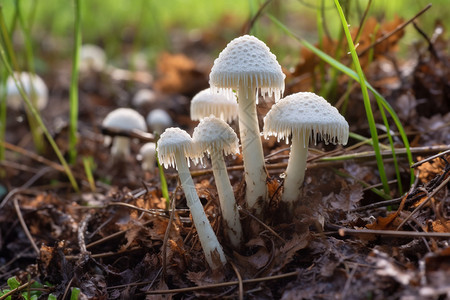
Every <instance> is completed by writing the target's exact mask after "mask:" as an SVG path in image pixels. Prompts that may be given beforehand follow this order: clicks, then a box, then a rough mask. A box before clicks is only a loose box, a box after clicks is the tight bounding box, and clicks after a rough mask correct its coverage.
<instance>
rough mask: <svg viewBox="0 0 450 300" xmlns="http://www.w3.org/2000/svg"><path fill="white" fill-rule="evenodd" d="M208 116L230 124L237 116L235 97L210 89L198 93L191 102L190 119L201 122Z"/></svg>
mask: <svg viewBox="0 0 450 300" xmlns="http://www.w3.org/2000/svg"><path fill="white" fill-rule="evenodd" d="M210 115H214V116H216V117H217V118H220V119H222V120H224V121H226V122H229V123H231V121H233V120H234V119H236V118H237V116H238V104H237V99H236V95H235V94H234V93H233V94H232V96H231V97H229V95H227V94H225V93H221V92H218V91H212V90H211V89H210V88H208V89H205V90H203V91H200V92H198V93H197V94H196V95H195V96H194V97H193V98H192V100H191V119H192V120H194V121H197V120H202V119H203V118H206V117H208V116H210Z"/></svg>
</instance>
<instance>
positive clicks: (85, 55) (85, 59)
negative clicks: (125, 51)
mask: <svg viewBox="0 0 450 300" xmlns="http://www.w3.org/2000/svg"><path fill="white" fill-rule="evenodd" d="M105 66H106V54H105V51H103V49H102V48H100V47H99V46H97V45H91V44H85V45H82V46H81V49H80V64H79V70H80V72H82V73H86V72H90V71H91V72H92V71H94V72H99V71H102V70H103V69H104V68H105Z"/></svg>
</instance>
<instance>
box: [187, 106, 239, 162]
mask: <svg viewBox="0 0 450 300" xmlns="http://www.w3.org/2000/svg"><path fill="white" fill-rule="evenodd" d="M192 139H193V141H194V144H195V146H196V147H197V149H196V150H197V151H199V152H201V153H203V152H205V151H207V152H211V150H212V149H214V150H216V151H223V152H224V154H225V155H228V154H234V153H239V140H238V137H237V135H236V133H235V132H234V130H233V129H232V128H231V127H230V125H228V124H227V123H226V122H225V121H223V120H221V119H218V118H216V117H214V116H212V115H211V116H209V117H206V118H204V119H203V120H201V121H200V123H199V124H198V125H197V127H195V129H194V133H193V134H192Z"/></svg>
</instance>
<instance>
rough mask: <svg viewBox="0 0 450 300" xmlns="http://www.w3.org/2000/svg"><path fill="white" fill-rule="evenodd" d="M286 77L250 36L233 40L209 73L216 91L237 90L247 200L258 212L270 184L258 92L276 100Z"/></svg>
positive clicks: (266, 49)
mask: <svg viewBox="0 0 450 300" xmlns="http://www.w3.org/2000/svg"><path fill="white" fill-rule="evenodd" d="M285 77H286V76H285V75H284V74H283V72H282V70H281V67H280V65H279V64H278V62H277V60H276V57H275V55H273V54H272V53H271V52H270V49H269V48H268V47H267V46H266V44H264V43H263V42H262V41H260V40H258V39H257V38H256V37H254V36H249V35H244V36H241V37H239V38H236V39H234V40H232V41H231V42H230V43H229V44H228V45H227V47H226V48H225V49H224V50H223V51H222V52H221V53H220V54H219V57H218V58H217V59H216V60H215V62H214V66H213V67H212V69H211V74H210V75H209V84H210V85H211V89H212V90H213V91H217V90H225V92H227V93H232V90H233V89H234V90H237V93H238V104H239V131H240V138H241V143H242V154H243V159H244V169H245V182H246V200H247V204H248V205H249V206H250V207H251V208H253V209H254V210H255V211H256V213H257V214H259V213H261V211H262V208H263V206H264V205H265V200H266V198H267V185H266V172H265V168H264V154H263V149H262V143H261V138H260V130H259V125H258V118H257V113H256V102H257V100H258V93H259V91H260V92H261V94H262V95H263V96H265V95H267V94H268V95H269V96H274V97H275V100H276V101H277V100H278V99H279V98H280V97H281V95H282V94H283V91H284V78H285Z"/></svg>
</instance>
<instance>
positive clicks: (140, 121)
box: [102, 108, 147, 131]
mask: <svg viewBox="0 0 450 300" xmlns="http://www.w3.org/2000/svg"><path fill="white" fill-rule="evenodd" d="M102 125H103V126H104V127H107V128H116V129H124V130H133V129H139V130H142V131H147V124H146V123H145V119H144V117H143V116H142V115H141V114H140V113H138V112H137V111H135V110H134V109H131V108H117V109H115V110H113V111H112V112H110V113H109V114H108V115H107V116H106V117H105V119H104V120H103V123H102Z"/></svg>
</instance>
